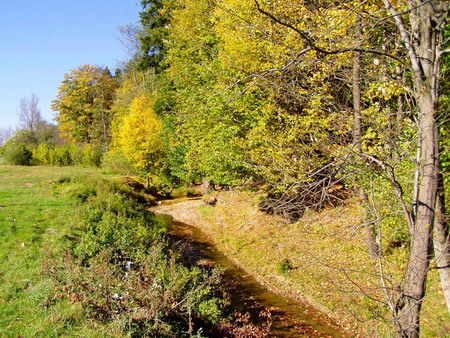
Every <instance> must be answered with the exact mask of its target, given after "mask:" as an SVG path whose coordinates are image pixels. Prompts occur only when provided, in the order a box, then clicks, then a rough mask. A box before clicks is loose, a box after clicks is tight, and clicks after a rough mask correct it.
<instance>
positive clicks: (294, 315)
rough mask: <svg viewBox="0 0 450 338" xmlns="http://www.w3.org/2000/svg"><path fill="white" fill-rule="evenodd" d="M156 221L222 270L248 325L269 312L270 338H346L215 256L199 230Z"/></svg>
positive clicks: (307, 310)
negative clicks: (248, 318)
mask: <svg viewBox="0 0 450 338" xmlns="http://www.w3.org/2000/svg"><path fill="white" fill-rule="evenodd" d="M160 217H163V218H164V220H165V221H166V222H167V224H168V228H169V233H170V235H171V236H173V237H175V238H176V239H187V240H189V241H190V242H191V243H192V244H193V245H194V247H195V248H197V249H198V250H200V251H201V253H202V256H203V258H202V260H203V261H205V260H206V261H207V262H209V263H210V264H214V265H216V264H218V265H220V266H221V267H222V268H223V269H224V279H225V281H226V282H227V283H230V285H233V290H232V292H231V293H230V295H231V306H232V307H233V309H235V310H236V311H239V312H241V313H243V314H245V313H247V312H248V313H249V314H250V316H251V321H252V322H261V320H262V319H261V318H260V317H259V313H260V311H261V310H263V309H266V310H269V311H270V313H271V315H272V328H271V331H270V336H271V337H348V335H347V334H346V333H344V332H342V331H340V330H339V329H337V327H336V326H334V325H332V324H331V323H330V321H329V320H328V319H327V320H325V317H324V315H323V314H321V313H320V312H318V311H317V310H315V309H314V308H312V307H310V306H308V305H305V304H302V303H300V302H297V301H293V300H289V299H287V298H285V297H283V296H280V295H278V294H275V293H274V292H271V291H269V290H267V289H266V288H265V287H263V286H262V285H261V284H260V283H258V281H257V280H256V279H255V278H253V277H252V276H250V275H248V274H247V273H246V272H245V271H243V270H242V269H240V268H239V267H237V266H236V265H235V264H234V263H233V262H232V261H231V260H229V259H228V258H227V257H226V256H225V255H223V254H222V253H221V252H219V251H218V250H217V249H216V248H215V247H214V245H213V244H211V240H209V239H208V237H207V236H206V235H205V234H204V233H203V232H202V231H201V230H200V229H199V228H196V227H194V226H190V225H188V224H184V223H181V222H177V221H174V220H173V219H172V218H171V217H170V216H160Z"/></svg>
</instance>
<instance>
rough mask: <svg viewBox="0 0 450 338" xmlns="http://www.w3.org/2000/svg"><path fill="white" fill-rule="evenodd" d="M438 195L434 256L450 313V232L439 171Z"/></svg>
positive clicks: (442, 183) (442, 182)
mask: <svg viewBox="0 0 450 338" xmlns="http://www.w3.org/2000/svg"><path fill="white" fill-rule="evenodd" d="M438 184H439V185H438V197H437V200H436V217H435V221H434V236H433V243H434V256H435V259H436V266H437V268H438V269H439V275H440V277H441V287H442V292H443V293H444V297H445V300H446V302H447V309H448V312H449V313H450V244H449V242H450V237H449V236H450V234H449V229H448V222H447V220H446V214H445V195H444V181H443V177H442V172H441V171H440V172H439V182H438Z"/></svg>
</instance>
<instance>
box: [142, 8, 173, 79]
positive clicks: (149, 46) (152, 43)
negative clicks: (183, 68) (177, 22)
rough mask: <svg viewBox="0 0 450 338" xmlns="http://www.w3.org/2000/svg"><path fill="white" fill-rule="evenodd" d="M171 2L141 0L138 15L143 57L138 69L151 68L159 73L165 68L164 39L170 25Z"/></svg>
mask: <svg viewBox="0 0 450 338" xmlns="http://www.w3.org/2000/svg"><path fill="white" fill-rule="evenodd" d="M173 2H174V1H172V0H142V1H141V5H142V7H143V11H142V12H141V13H140V17H141V25H142V27H143V29H144V32H143V34H141V36H140V40H141V50H142V52H143V55H142V57H141V61H140V63H139V66H138V67H139V69H141V70H146V69H148V68H153V69H154V70H155V71H156V73H160V72H161V71H162V70H163V69H164V68H165V66H164V65H163V60H164V58H165V55H166V44H165V39H166V38H167V35H168V32H169V29H168V27H167V26H168V24H169V23H170V5H171V3H173Z"/></svg>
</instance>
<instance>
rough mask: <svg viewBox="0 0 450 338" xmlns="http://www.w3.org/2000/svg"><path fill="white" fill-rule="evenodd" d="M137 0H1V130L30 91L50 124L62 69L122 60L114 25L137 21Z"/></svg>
mask: <svg viewBox="0 0 450 338" xmlns="http://www.w3.org/2000/svg"><path fill="white" fill-rule="evenodd" d="M140 10H141V7H140V1H139V0H39V1H36V0H21V1H20V0H0V128H2V129H3V128H6V127H15V126H16V125H17V122H18V117H17V106H18V105H19V101H20V100H21V99H22V98H23V97H29V96H30V95H31V94H32V93H34V94H36V96H37V97H38V98H39V107H40V109H41V112H42V116H43V118H44V119H45V120H47V121H49V122H54V121H53V118H54V112H53V111H52V110H51V109H50V105H51V101H52V100H54V99H55V98H56V95H57V92H58V87H59V86H60V84H61V81H62V80H63V78H64V74H65V73H69V72H70V71H71V70H72V69H75V68H77V67H78V66H80V65H82V64H85V63H88V64H92V65H98V66H107V67H109V68H110V69H111V70H112V71H114V70H115V68H116V66H117V65H118V62H120V61H124V60H126V52H125V49H124V48H123V46H122V44H121V42H120V41H119V39H118V38H119V36H120V34H119V32H118V30H117V27H118V26H122V25H125V24H135V23H137V22H138V21H139V11H140Z"/></svg>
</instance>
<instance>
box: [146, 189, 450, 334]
mask: <svg viewBox="0 0 450 338" xmlns="http://www.w3.org/2000/svg"><path fill="white" fill-rule="evenodd" d="M215 196H216V198H217V204H216V205H215V206H211V205H205V204H204V203H203V201H202V200H199V199H191V200H179V201H176V202H177V203H174V201H168V203H167V204H163V205H161V206H158V207H155V208H154V209H153V210H154V211H155V212H157V213H161V214H168V215H171V216H172V217H173V218H174V219H175V220H177V221H181V222H184V223H187V224H191V225H194V226H196V227H199V228H201V229H202V230H203V231H204V232H205V233H206V234H207V235H208V236H209V237H210V239H211V241H212V242H213V243H214V244H215V245H216V246H217V248H218V249H219V250H220V251H222V252H223V253H224V254H225V255H227V256H228V257H229V258H230V259H231V260H233V261H234V262H235V263H236V264H237V265H238V266H240V267H241V268H243V269H244V270H246V271H247V272H248V273H249V274H251V275H253V276H254V277H256V278H257V279H258V280H259V282H260V283H262V284H263V285H265V286H266V287H267V288H268V289H270V290H272V291H275V292H277V293H279V294H283V295H285V296H287V297H289V298H291V299H297V300H301V301H306V302H307V303H309V304H311V305H313V306H314V307H316V308H317V309H319V310H320V311H322V312H323V313H324V314H326V315H328V316H329V317H330V318H333V319H334V320H336V321H338V322H339V323H341V325H342V327H343V328H344V330H347V331H348V332H349V333H351V332H359V333H361V335H362V336H367V335H370V336H389V335H392V334H393V332H392V325H391V324H390V318H389V313H387V311H386V308H385V307H384V306H382V305H381V303H380V302H378V301H374V300H371V299H370V298H372V299H378V300H379V301H384V295H383V292H382V289H381V287H380V284H381V282H380V278H379V263H378V262H376V261H374V260H372V259H370V258H369V255H368V253H367V248H366V246H365V244H364V237H363V235H364V232H363V229H361V227H360V226H359V224H360V217H361V216H360V215H361V210H360V208H359V205H358V203H357V202H356V201H353V200H351V201H348V203H347V204H345V205H341V206H336V207H334V208H326V209H324V210H322V211H320V212H313V211H309V212H306V213H305V214H304V215H303V216H302V218H301V219H300V220H299V221H298V222H296V223H293V224H288V223H287V222H286V221H285V220H284V219H283V218H281V217H278V216H275V215H267V214H266V213H263V212H261V211H259V209H258V207H257V200H258V196H257V195H252V194H249V193H244V192H220V193H216V194H215ZM405 252H406V250H404V248H402V247H398V248H392V249H391V251H390V252H389V253H388V254H387V255H386V258H385V260H383V265H384V271H385V272H386V273H387V274H389V276H388V277H389V279H390V280H398V279H399V278H401V268H402V264H403V262H404V258H405ZM429 276H430V277H429V282H428V291H427V297H426V299H425V302H424V305H423V310H422V311H423V312H422V314H423V316H422V318H421V324H422V331H421V332H422V335H424V336H432V337H437V336H439V337H443V336H445V335H446V334H448V332H450V324H449V323H450V316H449V315H448V312H447V310H446V306H445V300H444V298H443V296H442V291H441V288H440V285H439V276H438V273H437V271H436V270H431V271H430V274H429Z"/></svg>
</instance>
